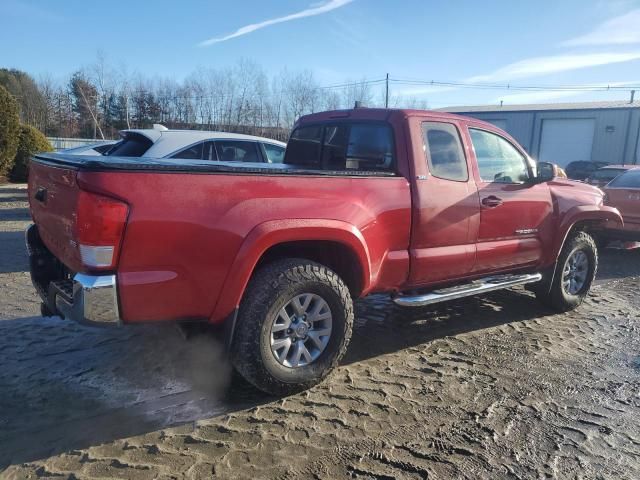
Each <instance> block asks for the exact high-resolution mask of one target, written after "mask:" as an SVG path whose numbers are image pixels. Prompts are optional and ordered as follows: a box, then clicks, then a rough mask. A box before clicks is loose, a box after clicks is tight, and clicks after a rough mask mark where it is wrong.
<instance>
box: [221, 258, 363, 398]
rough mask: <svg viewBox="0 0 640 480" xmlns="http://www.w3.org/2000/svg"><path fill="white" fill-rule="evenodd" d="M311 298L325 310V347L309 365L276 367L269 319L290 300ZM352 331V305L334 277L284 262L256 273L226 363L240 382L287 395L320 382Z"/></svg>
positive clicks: (305, 264) (312, 266) (306, 264)
mask: <svg viewBox="0 0 640 480" xmlns="http://www.w3.org/2000/svg"><path fill="white" fill-rule="evenodd" d="M305 293H312V294H315V295H318V296H320V297H321V298H322V299H323V300H324V301H325V302H326V303H327V304H328V306H329V308H330V313H331V316H332V329H331V334H330V336H329V340H328V343H327V345H326V347H325V349H324V350H323V351H322V353H321V354H320V355H319V357H318V358H317V359H315V360H314V361H313V362H311V363H309V364H307V365H304V366H298V367H295V368H293V367H287V366H285V365H283V364H281V363H280V362H279V361H278V360H277V359H276V357H275V355H274V353H272V351H271V343H270V342H271V325H272V319H273V318H275V316H276V315H277V312H279V311H280V309H281V308H283V307H284V306H285V305H286V304H287V302H289V301H290V300H291V299H292V298H294V297H295V296H296V295H300V294H305ZM352 328H353V301H352V300H351V295H350V294H349V289H348V288H347V287H346V285H345V284H344V282H343V281H342V280H341V279H340V277H339V276H338V275H337V274H336V273H335V272H333V271H331V270H330V269H328V268H327V267H325V266H323V265H320V264H318V263H315V262H312V261H310V260H305V259H284V260H277V261H275V262H273V263H270V264H268V265H265V266H264V267H262V268H260V270H258V271H257V272H256V273H255V274H254V275H253V277H252V279H251V280H250V282H249V285H248V286H247V289H246V291H245V294H244V297H243V299H242V301H241V303H240V309H239V311H238V319H237V326H236V329H235V332H234V337H233V342H232V345H231V362H232V363H233V366H234V367H235V369H236V370H237V371H238V373H240V375H242V376H243V377H244V378H245V379H246V380H248V381H249V382H250V383H252V384H253V385H255V386H256V387H257V388H258V389H260V390H262V391H264V392H266V393H270V394H272V395H278V396H280V395H289V394H292V393H296V392H299V391H302V390H305V389H307V388H309V387H311V386H313V385H316V384H317V383H319V382H320V381H322V380H323V379H324V378H325V377H326V376H327V375H328V374H329V373H330V372H331V370H333V369H334V368H335V367H336V365H337V364H338V362H339V361H340V359H341V358H342V357H343V355H344V353H345V352H346V349H347V345H348V344H349V340H350V339H351V331H352Z"/></svg>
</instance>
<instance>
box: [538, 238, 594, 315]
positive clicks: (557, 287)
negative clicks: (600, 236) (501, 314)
mask: <svg viewBox="0 0 640 480" xmlns="http://www.w3.org/2000/svg"><path fill="white" fill-rule="evenodd" d="M577 251H582V252H583V253H584V254H585V255H586V257H587V259H588V268H587V275H586V279H585V282H584V284H583V286H582V287H581V288H580V290H578V291H577V292H576V293H575V294H573V295H572V294H570V293H569V292H567V291H566V290H565V288H564V287H563V285H562V283H563V282H562V278H563V272H564V269H565V266H566V264H567V261H568V259H569V257H571V256H572V255H573V254H574V253H575V252H577ZM597 270H598V248H597V247H596V243H595V241H594V239H593V238H592V237H591V235H589V234H588V233H586V232H576V233H574V234H571V236H570V237H569V238H567V241H566V242H565V244H564V246H563V247H562V251H561V252H560V256H559V257H558V262H557V264H556V268H555V274H554V276H553V283H552V284H551V288H547V289H535V290H534V291H535V294H536V298H537V299H538V300H540V301H541V302H542V303H543V304H545V305H546V306H548V307H551V308H553V309H555V310H557V311H559V312H568V311H570V310H573V309H574V308H577V307H578V306H579V305H580V304H581V303H582V302H583V301H584V299H585V298H586V296H587V295H588V294H589V289H590V288H591V284H592V283H593V279H594V278H595V276H596V272H597Z"/></svg>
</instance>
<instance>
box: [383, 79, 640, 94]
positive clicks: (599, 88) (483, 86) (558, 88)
mask: <svg viewBox="0 0 640 480" xmlns="http://www.w3.org/2000/svg"><path fill="white" fill-rule="evenodd" d="M390 82H391V83H393V84H395V85H426V86H434V87H457V88H469V89H478V90H519V91H552V92H563V91H575V92H603V91H612V90H615V91H629V92H630V91H632V90H637V89H638V88H640V85H631V84H629V85H615V84H614V85H611V84H607V85H512V84H495V83H470V82H447V81H438V80H414V79H399V78H392V79H390Z"/></svg>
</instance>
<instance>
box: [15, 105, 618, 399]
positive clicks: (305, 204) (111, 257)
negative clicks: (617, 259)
mask: <svg viewBox="0 0 640 480" xmlns="http://www.w3.org/2000/svg"><path fill="white" fill-rule="evenodd" d="M555 172H556V171H555V167H554V166H553V165H551V164H543V163H538V164H537V165H536V163H535V162H534V161H532V160H531V159H530V158H529V157H528V155H527V154H526V153H525V151H524V150H523V149H522V148H521V147H520V146H519V145H518V144H517V143H516V142H515V141H514V140H513V139H512V138H511V137H509V136H508V135H507V134H506V133H505V132H503V131H501V130H500V129H498V128H496V127H494V126H492V125H490V124H488V123H484V122H481V121H478V120H474V119H470V118H464V117H460V116H456V115H450V114H446V113H440V112H427V111H416V110H386V109H365V108H362V109H353V110H343V111H331V112H323V113H317V114H313V115H308V116H304V117H302V118H300V120H299V121H298V122H297V124H296V125H295V127H294V130H293V133H292V135H291V138H290V141H289V143H288V146H287V150H286V154H285V160H284V164H281V165H277V164H270V165H265V164H250V163H224V162H211V161H197V160H188V161H185V160H166V159H162V160H154V159H142V158H116V157H105V158H100V157H95V156H94V157H81V156H67V155H56V154H43V155H38V156H36V157H35V158H34V159H33V161H32V164H31V170H30V175H29V201H30V206H31V214H32V217H33V220H34V224H33V225H32V226H31V227H30V228H29V229H28V232H27V235H26V237H27V245H28V250H29V253H30V258H31V275H32V279H33V283H34V285H35V287H36V289H37V290H38V292H39V293H40V295H41V296H42V299H43V302H44V303H43V314H45V315H53V314H57V315H61V316H63V317H65V318H70V319H73V320H78V321H82V322H92V323H94V324H95V323H98V324H134V323H140V322H149V321H177V322H186V321H188V322H193V321H202V322H208V323H210V324H218V325H221V324H223V325H225V327H226V335H227V340H228V345H229V349H230V357H231V361H232V363H233V365H234V366H235V368H236V369H237V370H238V371H239V372H240V373H241V374H242V375H243V376H244V377H245V378H246V379H248V380H249V381H250V382H252V383H253V384H254V385H256V386H257V387H258V388H260V389H262V390H265V391H267V392H272V393H276V394H285V393H289V392H293V391H297V390H300V389H303V388H306V387H308V386H310V385H313V384H315V383H317V382H319V381H320V380H321V379H322V378H324V377H325V376H326V375H327V374H328V372H329V371H331V369H332V368H333V367H334V366H335V365H336V364H337V363H338V361H339V360H340V358H341V357H342V355H343V354H344V352H345V349H346V347H347V344H348V342H349V338H350V336H351V330H352V324H353V315H354V314H353V299H354V298H359V297H363V296H365V295H367V294H369V293H372V292H387V293H389V294H391V295H392V296H393V299H394V301H395V302H396V303H397V304H399V305H402V306H407V307H413V306H424V305H429V304H432V303H436V302H440V301H444V300H449V299H454V298H461V297H465V296H468V295H474V294H480V293H484V292H488V291H492V290H497V289H501V288H507V287H512V286H516V285H525V284H528V287H529V288H530V289H532V290H533V291H534V292H535V293H536V295H537V296H538V298H539V299H540V300H542V301H543V302H545V303H546V304H548V305H550V306H552V307H555V308H557V309H560V310H569V309H572V308H575V307H576V306H577V305H579V304H580V303H581V301H582V300H583V298H584V297H585V296H586V295H587V293H588V291H589V288H590V286H591V282H592V280H593V278H594V275H595V272H596V268H597V262H598V253H597V248H596V246H595V244H594V241H593V239H592V237H591V236H590V232H591V231H593V230H594V229H597V228H599V227H600V226H602V225H603V224H604V223H605V222H609V225H610V224H611V222H614V223H618V224H620V225H621V224H622V220H621V217H620V214H619V212H618V211H617V210H616V209H615V208H612V207H607V206H603V194H602V192H601V191H600V190H598V189H597V188H594V187H591V186H589V185H585V184H582V183H578V182H574V181H570V180H565V179H559V178H556V176H555Z"/></svg>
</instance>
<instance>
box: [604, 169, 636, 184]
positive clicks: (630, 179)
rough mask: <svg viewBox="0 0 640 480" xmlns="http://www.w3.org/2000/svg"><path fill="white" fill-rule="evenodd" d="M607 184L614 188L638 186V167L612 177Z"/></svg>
mask: <svg viewBox="0 0 640 480" xmlns="http://www.w3.org/2000/svg"><path fill="white" fill-rule="evenodd" d="M608 186H609V187H614V188H640V168H639V169H635V170H629V171H628V172H626V173H623V174H622V175H620V176H619V177H616V178H615V179H613V181H612V182H611V183H610V184H609V185H608Z"/></svg>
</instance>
